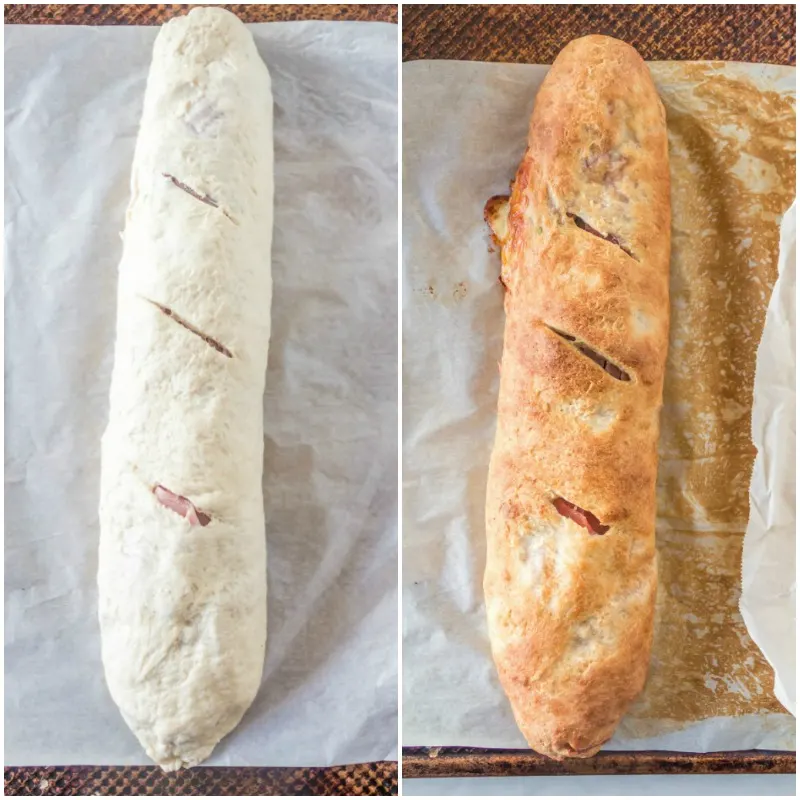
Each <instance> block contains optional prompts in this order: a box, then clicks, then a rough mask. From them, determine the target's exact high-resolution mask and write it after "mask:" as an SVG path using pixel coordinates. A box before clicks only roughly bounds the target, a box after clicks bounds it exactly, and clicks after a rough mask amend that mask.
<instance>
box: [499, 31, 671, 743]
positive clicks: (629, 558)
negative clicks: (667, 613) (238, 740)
mask: <svg viewBox="0 0 800 800" xmlns="http://www.w3.org/2000/svg"><path fill="white" fill-rule="evenodd" d="M669 203H670V200H669V163H668V158H667V131H666V124H665V112H664V108H663V106H662V104H661V102H660V100H659V98H658V95H657V93H656V90H655V88H654V86H653V82H652V80H651V78H650V73H649V71H648V69H647V66H646V65H645V63H644V62H643V61H642V59H641V58H640V57H639V56H638V55H637V53H636V51H635V50H634V49H633V48H632V47H629V46H628V45H627V44H624V43H623V42H620V41H617V40H615V39H611V38H607V37H604V36H588V37H586V38H583V39H578V40H576V41H573V42H572V43H570V44H569V45H568V46H567V47H566V48H565V49H564V50H563V51H562V52H561V53H560V55H559V56H558V58H557V59H556V61H555V63H554V64H553V66H552V69H551V70H550V72H549V73H548V75H547V77H546V79H545V81H544V83H543V85H542V87H541V89H540V91H539V93H538V95H537V97H536V105H535V109H534V112H533V116H532V118H531V123H530V130H529V138H528V148H527V151H526V153H525V155H524V158H523V160H522V163H521V164H520V167H519V170H518V172H517V175H516V179H515V181H514V184H513V189H512V194H511V198H510V201H509V202H508V203H504V202H503V199H502V198H493V199H492V200H491V201H490V202H489V204H487V209H486V214H487V217H488V218H489V221H490V223H491V224H492V227H493V229H494V231H495V235H496V236H497V238H498V239H499V240H500V242H501V245H502V263H503V265H502V281H503V283H504V285H505V287H506V290H507V291H506V296H505V310H506V326H505V337H504V349H503V359H502V363H501V378H500V396H499V401H498V422H497V434H496V440H495V445H494V449H493V451H492V457H491V464H490V468H489V481H488V493H487V505H486V530H487V545H488V553H487V565H486V574H485V583H484V588H485V595H486V605H487V613H488V620H489V633H490V638H491V645H492V651H493V654H494V659H495V662H496V665H497V669H498V672H499V675H500V680H501V682H502V685H503V688H504V689H505V692H506V694H507V695H508V697H509V699H510V701H511V705H512V707H513V710H514V714H515V717H516V719H517V722H518V724H519V726H520V728H521V730H522V732H523V733H524V735H525V737H526V739H527V740H528V742H529V744H530V746H531V747H532V748H533V749H534V750H537V751H538V752H540V753H543V754H546V755H548V756H551V757H553V758H558V759H560V758H564V757H567V756H589V755H592V754H594V753H595V752H597V750H599V749H600V747H601V745H602V744H603V743H604V742H606V741H608V739H610V738H611V735H612V733H613V732H614V729H615V727H616V725H617V723H618V722H619V720H620V718H621V717H622V716H623V714H624V713H625V710H626V708H627V706H628V704H629V703H630V702H631V700H632V699H633V698H634V697H636V695H637V694H638V693H639V692H640V691H641V689H642V688H643V686H644V682H645V676H646V673H647V667H648V660H649V653H650V645H651V640H652V632H653V614H654V606H655V596H656V550H655V480H656V465H657V450H656V448H657V440H658V417H659V409H660V406H661V394H662V383H663V377H664V364H665V360H666V354H667V336H668V325H669V305H668V281H669V235H670V234H669V230H670V205H669Z"/></svg>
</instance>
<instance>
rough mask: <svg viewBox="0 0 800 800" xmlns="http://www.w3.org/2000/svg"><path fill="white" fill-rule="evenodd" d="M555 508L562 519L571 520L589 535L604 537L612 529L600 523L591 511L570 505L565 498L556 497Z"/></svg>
mask: <svg viewBox="0 0 800 800" xmlns="http://www.w3.org/2000/svg"><path fill="white" fill-rule="evenodd" d="M553 506H554V507H555V509H556V511H558V513H559V514H561V516H562V517H566V518H567V519H571V520H572V521H573V522H576V523H577V524H578V525H580V526H581V527H583V528H586V530H587V531H589V533H592V534H595V535H597V536H602V535H603V534H604V533H606V531H608V530H610V528H611V526H610V525H603V523H602V522H600V520H599V519H597V517H596V516H595V515H594V514H592V512H591V511H586V510H585V509H583V508H579V507H578V506H576V505H575V504H574V503H570V502H569V500H565V499H564V498H563V497H554V498H553Z"/></svg>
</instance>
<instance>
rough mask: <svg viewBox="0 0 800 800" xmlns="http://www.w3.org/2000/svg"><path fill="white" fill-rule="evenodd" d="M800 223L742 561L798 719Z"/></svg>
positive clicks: (762, 643)
mask: <svg viewBox="0 0 800 800" xmlns="http://www.w3.org/2000/svg"><path fill="white" fill-rule="evenodd" d="M796 271H797V221H796V209H795V203H793V204H792V207H791V208H790V209H789V211H787V212H786V215H785V216H784V218H783V222H782V223H781V247H780V258H779V261H778V280H777V281H776V282H775V287H774V289H773V291H772V297H771V298H770V301H769V307H768V308H767V318H766V321H765V323H764V335H763V337H762V338H761V343H760V344H759V345H758V357H757V359H756V377H755V389H754V393H753V442H754V443H755V445H756V447H757V448H758V455H757V456H756V460H755V464H754V466H753V476H752V478H751V480H750V519H749V521H748V523H747V532H746V534H745V537H744V546H743V554H742V596H741V598H740V600H739V609H740V611H741V612H742V617H743V618H744V621H745V624H746V625H747V631H748V633H749V634H750V636H752V637H753V640H754V641H755V642H756V644H757V645H758V646H759V647H760V648H761V651H762V652H763V653H764V656H765V657H766V659H767V661H769V663H770V664H771V665H772V668H773V669H774V670H775V686H774V691H775V696H776V697H777V698H778V700H779V701H780V702H781V704H782V705H783V706H784V707H785V708H786V710H787V711H790V712H791V713H792V714H794V715H795V716H797V711H796V684H797V660H796V645H797V641H796V640H797V618H796V609H797V576H796V574H795V559H796V552H797V519H796V515H795V507H796V486H797V475H796V467H797V448H796V442H795V435H796V431H795V415H796V413H797V403H796V398H795V386H796V381H797V368H796V364H797V361H796V352H795V342H796V340H797V324H796V318H795V314H796V307H795V304H796V299H797V280H796Z"/></svg>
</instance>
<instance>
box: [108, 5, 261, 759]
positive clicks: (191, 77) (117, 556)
mask: <svg viewBox="0 0 800 800" xmlns="http://www.w3.org/2000/svg"><path fill="white" fill-rule="evenodd" d="M131 193H132V197H131V200H130V205H129V207H128V212H127V218H126V225H125V233H124V237H123V239H124V249H123V256H122V261H121V264H120V269H119V290H118V307H117V340H116V348H115V356H114V369H113V376H112V382H111V396H110V414H109V422H108V427H107V429H106V431H105V434H104V436H103V441H102V478H101V482H102V485H101V501H100V527H101V531H100V554H99V555H100V559H99V575H98V582H99V615H100V625H101V633H102V655H103V664H104V667H105V673H106V679H107V682H108V686H109V688H110V690H111V694H112V696H113V698H114V700H115V702H116V703H117V705H118V706H119V707H120V710H121V711H122V714H123V716H124V718H125V721H126V722H127V723H128V725H129V726H130V728H131V729H132V730H133V732H134V733H135V734H136V736H137V737H138V738H139V740H140V742H141V743H142V745H143V746H144V748H145V749H146V750H147V753H148V754H149V755H150V757H151V758H153V759H154V760H155V761H157V762H158V763H159V764H160V765H161V766H162V767H164V768H165V769H168V770H169V769H176V768H179V767H187V766H192V765H194V764H197V763H199V762H200V761H202V760H203V759H205V758H206V757H207V756H208V755H209V754H210V752H211V750H212V749H213V748H214V746H215V745H216V743H217V742H218V741H219V740H220V739H221V738H222V737H223V736H224V735H225V734H226V733H228V732H229V731H230V730H231V729H232V728H233V727H234V726H235V725H236V724H237V723H238V722H239V720H240V719H241V717H242V715H243V714H244V712H245V710H246V709H247V708H248V706H249V705H250V703H251V702H252V700H253V698H254V697H255V694H256V692H257V690H258V688H259V684H260V680H261V671H262V665H263V659H264V647H265V641H266V545H265V537H264V508H263V497H262V469H263V467H262V461H263V390H264V380H265V372H266V365H267V348H268V343H269V333H270V301H271V276H270V246H271V237H272V195H273V156H272V94H271V88H270V79H269V74H268V72H267V69H266V67H265V65H264V63H263V62H262V61H261V58H260V57H259V55H258V52H257V51H256V48H255V45H254V42H253V39H252V37H251V35H250V33H249V32H248V31H247V29H246V28H245V27H244V25H243V24H242V23H241V22H240V21H239V20H238V19H237V18H236V17H235V16H234V15H232V14H230V13H228V12H227V11H223V10H221V9H218V8H207V9H196V10H193V11H191V12H190V13H189V15H188V16H184V17H180V18H177V19H175V20H172V21H171V22H169V23H167V24H166V25H165V26H164V27H163V28H162V30H161V32H160V33H159V35H158V38H157V40H156V44H155V48H154V51H153V60H152V65H151V69H150V74H149V78H148V82H147V89H146V93H145V101H144V112H143V115H142V120H141V127H140V130H139V137H138V140H137V143H136V150H135V155H134V161H133V174H132V179H131Z"/></svg>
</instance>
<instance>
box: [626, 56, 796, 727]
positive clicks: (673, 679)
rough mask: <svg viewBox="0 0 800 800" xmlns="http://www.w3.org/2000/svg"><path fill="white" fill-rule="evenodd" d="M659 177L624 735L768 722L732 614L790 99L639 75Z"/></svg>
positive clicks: (683, 75) (678, 77)
mask: <svg viewBox="0 0 800 800" xmlns="http://www.w3.org/2000/svg"><path fill="white" fill-rule="evenodd" d="M653 74H654V78H655V79H656V83H657V85H658V88H659V91H660V93H661V97H662V100H663V101H664V105H665V107H666V110H667V126H668V131H669V145H670V169H671V173H672V214H673V219H672V260H671V265H670V295H671V320H670V350H669V356H668V361H667V372H666V378H665V384H664V408H663V411H662V415H661V438H660V442H659V473H658V485H657V504H658V518H659V521H658V534H657V539H658V556H659V580H660V584H659V597H658V605H657V612H656V631H655V639H654V643H653V653H652V665H651V670H650V675H649V677H648V682H647V686H646V688H645V692H644V693H643V695H642V696H641V697H640V698H639V700H638V701H637V702H636V703H635V704H634V706H633V707H632V708H631V711H630V714H629V717H630V719H629V720H628V722H627V723H626V725H625V729H626V731H627V732H628V733H634V734H639V735H648V728H649V727H651V726H652V725H653V724H655V723H656V720H669V721H671V723H672V724H674V725H675V726H676V728H680V727H681V726H682V725H683V724H685V723H686V722H688V721H691V720H699V719H705V718H709V717H714V716H731V715H739V714H763V713H766V712H778V713H782V712H784V709H783V707H782V706H781V705H780V704H779V703H778V701H777V700H776V699H775V697H774V695H773V691H772V685H773V673H772V669H771V668H770V667H769V665H768V664H767V662H766V661H765V659H764V657H763V656H762V654H761V651H760V650H759V649H758V647H757V646H756V645H755V643H754V642H753V641H752V640H751V639H750V637H749V636H748V634H747V630H746V628H745V625H744V621H743V620H742V618H741V615H740V614H739V608H738V604H739V592H740V586H741V557H742V539H743V536H744V530H745V527H746V525H747V519H748V514H749V498H748V492H749V485H750V475H751V472H752V469H753V460H754V457H755V448H754V446H753V444H752V441H751V437H750V410H751V408H752V394H753V380H754V375H755V358H756V348H757V347H758V343H759V341H760V339H761V334H762V331H763V327H764V319H765V316H766V310H767V304H768V302H769V297H770V293H771V291H772V287H773V285H774V283H775V279H776V277H777V258H778V241H779V224H780V219H781V217H782V215H783V213H784V211H785V210H786V209H787V208H788V207H789V205H790V204H791V202H792V199H793V197H794V186H795V146H794V140H795V109H794V102H793V100H792V98H791V97H790V96H788V95H782V94H779V93H777V92H764V91H761V90H759V89H758V88H756V87H755V86H754V85H752V84H751V83H749V82H748V81H746V80H744V79H731V78H730V77H728V76H726V75H724V74H722V73H721V72H720V70H719V69H718V68H714V67H708V66H704V65H697V64H671V65H654V68H653Z"/></svg>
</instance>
